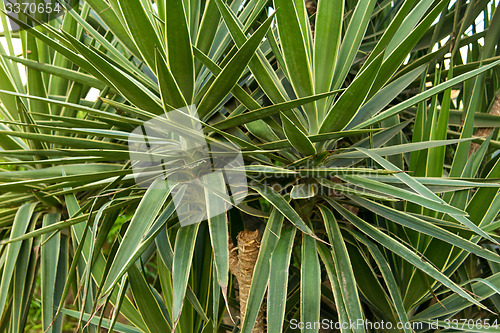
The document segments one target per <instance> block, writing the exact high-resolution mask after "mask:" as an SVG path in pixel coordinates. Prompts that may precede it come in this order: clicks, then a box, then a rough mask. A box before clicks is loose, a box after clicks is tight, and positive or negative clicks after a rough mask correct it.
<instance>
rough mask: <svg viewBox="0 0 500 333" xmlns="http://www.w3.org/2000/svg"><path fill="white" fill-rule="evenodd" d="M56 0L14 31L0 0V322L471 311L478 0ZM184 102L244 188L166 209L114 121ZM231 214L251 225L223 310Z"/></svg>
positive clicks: (485, 46) (77, 324)
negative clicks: (221, 198)
mask: <svg viewBox="0 0 500 333" xmlns="http://www.w3.org/2000/svg"><path fill="white" fill-rule="evenodd" d="M73 5H74V6H68V7H67V12H66V14H65V15H64V16H63V17H60V18H58V19H56V20H53V21H51V22H49V23H44V22H38V26H37V27H36V28H30V27H25V29H24V30H22V31H20V32H18V33H10V32H9V30H8V27H7V25H8V18H6V16H5V15H4V14H2V23H3V27H4V29H3V33H2V34H3V35H2V36H3V37H2V38H4V40H5V43H4V44H2V46H1V47H0V53H1V58H0V76H1V80H0V101H1V106H0V114H1V116H0V119H1V121H0V127H1V129H0V148H1V149H0V158H1V159H2V162H0V164H1V168H2V169H1V171H2V172H0V193H1V194H0V209H1V210H0V239H2V242H1V243H0V276H1V280H0V331H2V332H4V331H5V332H18V331H22V330H30V329H34V330H40V329H42V330H44V331H47V332H61V331H62V330H63V329H65V328H67V326H71V328H72V329H73V330H75V329H77V330H79V331H80V330H81V331H85V332H97V331H98V330H99V328H100V327H101V328H106V329H108V330H109V331H118V332H163V331H173V330H175V331H176V332H215V331H228V332H229V331H238V330H241V331H242V332H252V330H254V324H255V321H256V318H257V317H258V316H261V315H260V314H262V313H263V311H264V316H265V330H267V331H268V332H281V331H288V330H290V329H291V326H290V323H291V322H292V321H294V322H308V323H315V322H319V321H320V320H322V319H328V320H332V321H334V322H335V321H339V322H356V321H357V320H364V319H367V320H370V321H372V322H375V321H381V320H384V321H388V322H391V323H394V324H395V323H397V322H402V323H404V324H405V325H404V327H405V328H404V329H401V331H404V332H411V329H410V328H409V327H411V325H412V323H421V322H428V321H432V322H436V320H438V323H440V325H445V322H444V320H446V319H461V318H484V319H487V318H491V319H493V318H495V315H494V314H493V313H492V312H498V307H499V306H500V302H499V299H498V295H496V293H498V291H499V286H500V275H499V273H498V271H499V268H500V266H499V263H500V257H499V256H498V253H497V251H498V248H497V246H498V243H497V240H498V236H497V227H498V212H499V208H500V195H498V190H499V185H498V184H499V183H498V179H499V178H500V163H499V162H498V158H499V156H500V155H498V151H497V150H498V148H499V146H500V142H499V141H498V130H497V128H498V126H500V120H499V117H498V112H497V111H495V110H496V109H495V105H496V107H498V105H497V104H495V100H496V99H497V95H498V91H499V90H498V89H499V78H498V68H499V67H498V65H499V63H500V60H499V49H498V41H499V40H500V38H499V34H500V28H499V26H500V12H499V10H498V9H497V3H496V2H494V1H488V0H486V1H469V2H467V1H456V2H455V1H444V0H422V1H417V2H415V1H400V0H395V1H386V0H380V1H377V0H366V1H341V0H319V1H315V2H311V1H308V4H307V8H306V3H304V1H303V0H286V1H285V0H274V1H268V0H247V1H244V0H228V1H224V0H168V1H149V0H121V1H116V0H110V1H105V0H87V1H80V2H79V3H77V4H75V3H73ZM0 6H3V3H2V4H1V5H0ZM308 9H309V10H308ZM32 19H33V18H32ZM480 21H481V22H480ZM479 22H480V23H479ZM19 24H21V25H22V22H19ZM312 31H314V34H313V33H312ZM19 44H20V45H21V47H22V52H21V54H18V53H16V50H15V47H16V45H19ZM19 69H21V72H22V74H23V75H25V76H26V82H24V81H23V78H22V77H23V75H21V73H20V71H19ZM96 91H97V94H98V97H97V98H95V99H94V98H89V96H91V95H92V93H93V92H96ZM188 105H194V106H195V107H196V109H197V111H198V115H199V117H200V120H201V121H202V122H203V133H204V135H205V136H206V139H207V140H211V141H213V142H214V141H215V142H216V141H219V142H230V143H231V144H232V145H235V146H236V147H238V148H239V149H241V151H242V154H243V157H244V159H245V163H246V173H247V176H248V183H249V194H248V196H247V198H246V199H245V200H244V202H243V203H241V204H239V205H238V206H237V207H234V208H233V209H231V210H230V211H229V212H227V213H226V214H221V215H218V216H215V217H211V218H209V219H208V221H204V222H201V223H199V224H195V225H190V226H186V227H181V226H180V225H179V223H178V220H177V217H176V214H175V205H174V202H173V200H172V196H171V195H170V193H169V191H168V190H167V189H165V190H163V191H158V190H152V189H151V188H150V189H145V188H142V187H140V186H138V185H137V184H136V183H135V181H134V175H133V172H132V167H131V164H130V162H129V155H128V147H127V138H128V135H129V134H130V132H131V131H133V130H134V129H135V128H136V127H137V126H139V125H141V124H142V123H143V122H145V121H148V120H150V119H153V118H154V117H156V116H158V115H163V114H165V113H167V112H168V111H170V110H174V109H177V108H182V107H185V106H188ZM485 128H487V129H488V130H486V131H484V130H481V129H485ZM481 133H482V134H483V135H484V134H485V133H486V134H487V137H485V136H476V135H481ZM471 147H473V148H474V149H471ZM208 200H209V199H208ZM242 230H247V231H248V230H259V232H260V235H261V236H260V237H261V241H260V249H259V253H258V256H257V259H256V261H255V263H254V265H255V266H254V268H253V275H252V278H251V283H250V285H249V286H244V287H245V288H246V287H248V295H247V296H248V298H247V300H246V302H245V307H246V309H245V312H244V313H240V311H239V304H240V302H239V298H238V297H239V293H238V288H242V286H235V279H234V278H233V277H232V276H231V274H230V273H229V266H230V264H229V263H230V257H231V255H230V251H229V248H228V244H229V243H230V242H229V241H230V238H231V239H234V240H235V246H238V244H237V242H236V235H237V234H238V233H240V232H241V231H242ZM39 308H41V320H40V321H41V322H37V320H36V317H37V316H36V309H39ZM229 314H230V315H229ZM239 318H244V319H243V320H242V321H239V320H238V319H239ZM63 323H64V325H63ZM37 325H38V326H37ZM425 329H426V328H425V325H423V326H422V327H421V329H420V330H422V331H424V330H425ZM254 331H255V330H254ZM304 331H307V332H317V331H318V325H316V326H314V325H313V326H308V328H305V329H304ZM342 331H343V332H350V330H349V329H347V330H345V329H342ZM355 331H356V332H364V331H365V328H363V327H357V328H356V329H355ZM395 331H396V330H395Z"/></svg>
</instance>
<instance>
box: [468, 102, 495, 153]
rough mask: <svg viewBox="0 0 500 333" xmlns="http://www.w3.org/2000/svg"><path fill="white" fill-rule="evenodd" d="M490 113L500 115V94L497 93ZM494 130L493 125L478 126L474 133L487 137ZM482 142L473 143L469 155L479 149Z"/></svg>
mask: <svg viewBox="0 0 500 333" xmlns="http://www.w3.org/2000/svg"><path fill="white" fill-rule="evenodd" d="M490 114H492V115H495V116H499V115H500V95H497V97H496V99H495V102H494V103H493V106H492V107H491V110H490ZM492 131H493V128H491V127H482V128H478V129H477V130H476V132H475V133H474V136H477V137H487V136H488V135H490V133H491V132H492ZM479 146H480V144H478V143H474V142H473V143H472V144H471V146H470V150H469V157H470V155H472V154H473V153H475V152H476V151H477V150H478V149H479Z"/></svg>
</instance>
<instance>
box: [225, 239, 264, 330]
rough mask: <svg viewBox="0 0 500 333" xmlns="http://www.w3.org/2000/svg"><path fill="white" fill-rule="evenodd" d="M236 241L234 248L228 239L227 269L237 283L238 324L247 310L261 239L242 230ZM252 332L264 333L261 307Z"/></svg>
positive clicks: (262, 308) (262, 309)
mask: <svg viewBox="0 0 500 333" xmlns="http://www.w3.org/2000/svg"><path fill="white" fill-rule="evenodd" d="M236 239H237V240H238V247H234V245H233V241H232V240H231V238H229V269H230V270H231V273H232V274H233V275H235V276H236V279H237V281H238V286H239V299H240V322H243V319H244V318H245V313H246V308H247V302H248V293H249V292H250V286H251V284H252V276H253V271H254V269H255V263H256V262H257V257H258V256H259V249H260V240H261V238H260V234H259V231H258V230H255V231H248V230H243V231H242V232H240V233H239V234H238V236H237V237H236ZM252 332H254V333H262V332H265V325H264V307H263V306H261V307H260V310H259V314H258V316H257V320H256V321H255V326H254V328H253V331H252Z"/></svg>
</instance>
